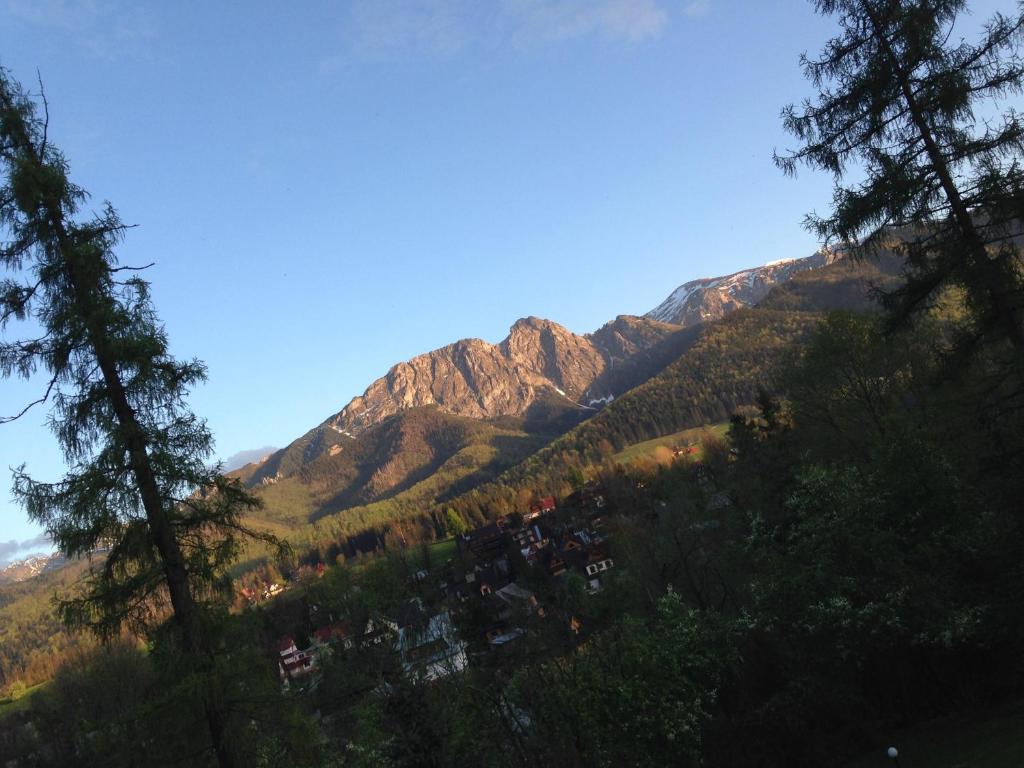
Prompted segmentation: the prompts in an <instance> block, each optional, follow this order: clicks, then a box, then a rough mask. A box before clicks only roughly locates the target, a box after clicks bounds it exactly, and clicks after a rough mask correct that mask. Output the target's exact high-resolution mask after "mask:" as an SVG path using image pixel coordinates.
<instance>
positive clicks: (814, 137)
mask: <svg viewBox="0 0 1024 768" xmlns="http://www.w3.org/2000/svg"><path fill="white" fill-rule="evenodd" d="M814 5H815V8H816V9H817V11H818V12H819V13H821V14H824V15H835V16H837V17H838V21H839V27H840V34H839V35H838V36H837V37H835V38H833V39H831V40H829V41H828V42H827V43H826V45H825V47H824V49H823V51H822V53H821V55H820V58H817V59H812V58H809V57H808V56H807V55H806V54H805V55H804V56H802V57H801V64H802V66H803V69H804V73H805V74H806V76H807V78H808V79H809V80H810V81H811V82H812V83H813V85H814V87H815V88H816V89H817V91H818V93H817V95H816V97H815V98H813V99H808V100H806V101H804V102H803V103H802V104H801V105H799V106H794V105H790V106H788V107H786V108H785V109H784V110H783V121H784V125H785V127H786V129H787V130H788V131H789V132H791V133H792V134H793V135H794V136H796V137H797V138H798V139H799V140H800V141H801V142H802V144H803V146H802V148H801V149H799V150H796V151H793V152H788V153H785V154H776V156H775V160H776V163H777V164H778V165H779V166H780V167H781V168H782V169H783V170H784V171H786V172H788V173H790V174H793V173H795V171H796V169H797V167H798V166H800V165H806V166H808V167H810V168H812V169H818V170H825V171H828V172H830V173H831V174H833V176H834V178H835V181H836V185H835V193H834V199H833V207H834V210H833V212H832V215H831V216H828V217H819V216H816V215H813V214H812V215H810V216H808V217H807V224H808V227H809V228H810V229H811V230H812V231H814V232H816V233H817V234H818V235H819V236H821V237H822V238H823V239H825V240H826V241H838V242H840V243H843V244H850V245H853V244H856V247H855V248H854V252H855V253H858V254H860V255H863V254H865V253H871V252H872V251H873V250H874V249H876V248H877V247H879V246H882V245H890V246H895V247H897V248H898V249H900V250H901V251H902V252H903V253H904V254H905V255H906V257H907V277H908V281H907V283H906V285H905V286H904V287H902V288H900V289H898V290H897V291H895V292H893V293H890V294H889V295H888V296H887V297H885V301H886V303H887V305H888V307H889V308H890V310H891V311H892V313H893V319H894V320H896V321H897V322H900V321H902V320H905V319H906V318H908V317H909V316H910V315H912V314H913V313H915V312H917V311H919V310H921V309H923V308H926V307H928V306H930V305H931V303H932V302H934V301H935V300H936V298H937V297H938V295H939V293H940V292H941V291H942V290H943V289H945V288H946V287H948V286H957V287H959V288H962V289H964V292H965V294H966V296H967V300H968V305H969V306H970V308H971V309H972V311H973V317H974V320H975V322H974V323H973V331H972V337H971V338H970V341H971V342H978V341H983V340H985V339H989V338H1007V339H1009V340H1010V341H1011V342H1012V344H1013V345H1014V347H1015V348H1016V349H1017V350H1018V351H1020V350H1024V288H1022V285H1024V274H1022V263H1021V253H1020V249H1019V246H1018V241H1019V239H1020V235H1021V222H1022V221H1024V169H1022V168H1021V160H1022V158H1024V124H1022V122H1021V119H1020V118H1019V116H1018V115H1017V113H1016V112H1014V111H1013V110H1012V109H1008V110H1005V111H1003V112H1001V113H1000V112H999V109H1000V108H1001V100H1002V99H1003V98H1005V97H1006V96H1008V95H1011V94H1018V93H1020V92H1021V90H1022V85H1024V60H1022V58H1021V42H1022V40H1024V13H1017V14H1014V15H1012V16H1004V15H1001V14H996V15H995V16H994V17H993V18H992V19H991V20H990V21H988V22H987V23H986V24H985V25H984V28H983V33H982V34H981V39H980V40H979V41H978V42H977V43H969V42H966V41H964V40H963V39H962V38H961V37H960V35H961V30H962V28H963V24H964V23H965V18H966V6H965V2H964V0H815V3H814ZM850 174H854V175H857V176H861V175H862V176H863V178H862V179H861V180H860V181H858V182H856V183H852V184H846V185H844V183H843V182H844V180H845V179H847V178H848V176H849V175H850Z"/></svg>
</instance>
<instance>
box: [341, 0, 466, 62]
mask: <svg viewBox="0 0 1024 768" xmlns="http://www.w3.org/2000/svg"><path fill="white" fill-rule="evenodd" d="M473 7H474V4H473V3H471V2H468V1H467V0H359V2H357V3H355V4H354V5H353V6H352V14H351V27H350V32H351V35H352V37H353V40H354V42H355V44H356V45H357V46H358V47H359V48H360V49H362V51H363V52H368V53H393V52H403V51H404V52H415V51H419V52H427V53H435V54H442V55H447V54H452V53H455V52H456V51H459V50H461V49H462V47H463V46H464V45H465V44H466V42H467V41H468V40H469V38H470V36H471V34H472V24H471V17H472V15H473Z"/></svg>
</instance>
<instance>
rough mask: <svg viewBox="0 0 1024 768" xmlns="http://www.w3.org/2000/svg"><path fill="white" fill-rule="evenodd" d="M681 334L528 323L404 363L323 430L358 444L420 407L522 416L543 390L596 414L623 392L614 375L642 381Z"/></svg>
mask: <svg viewBox="0 0 1024 768" xmlns="http://www.w3.org/2000/svg"><path fill="white" fill-rule="evenodd" d="M678 330H679V329H678V328H673V327H671V326H669V325H666V324H664V323H659V322H656V321H653V320H649V319H644V318H639V317H626V316H620V317H618V318H616V319H615V320H613V321H612V322H610V323H608V324H607V325H605V326H604V327H603V328H601V329H600V330H598V331H597V332H596V333H593V334H587V335H584V336H579V335H577V334H575V333H573V332H571V331H569V330H568V329H566V328H563V327H562V326H561V325H559V324H558V323H554V322H551V321H550V320H542V319H540V318H537V317H527V318H523V319H521V320H518V321H516V323H515V324H514V325H513V326H512V328H511V329H510V331H509V334H508V336H507V337H506V338H505V339H504V340H503V341H501V342H500V343H498V344H489V343H487V342H486V341H482V340H480V339H463V340H462V341H457V342H456V343H454V344H450V345H448V346H446V347H442V348H441V349H436V350H434V351H433V352H428V353H427V354H424V355H419V356H417V357H414V358H412V359H411V360H409V361H407V362H404V363H399V364H398V365H396V366H394V367H393V368H392V369H391V370H390V371H388V373H387V374H386V375H385V376H383V377H382V378H380V379H377V381H375V382H374V383H373V384H371V385H370V386H369V388H368V389H367V390H366V392H364V393H363V394H362V395H361V396H360V397H356V398H354V399H353V400H352V401H351V402H350V403H349V404H348V405H346V406H345V407H344V408H343V409H342V410H341V412H340V413H338V414H337V415H335V416H334V417H332V418H331V419H328V421H327V422H326V424H327V426H328V427H330V428H331V429H333V430H334V431H336V432H337V433H339V434H347V435H352V436H356V435H358V434H359V433H360V432H361V431H363V430H365V429H366V428H368V427H370V426H372V425H374V424H378V423H380V422H381V421H382V420H383V419H384V418H386V417H388V416H390V415H392V414H394V413H397V412H398V411H400V410H404V409H406V408H412V407H416V406H422V405H437V406H439V407H440V408H441V409H442V410H444V411H446V412H448V413H453V414H457V415H460V416H470V417H473V418H477V419H489V418H495V417H499V416H521V415H523V414H525V413H526V412H527V410H528V409H529V407H530V406H531V405H532V404H533V403H534V402H535V401H536V400H537V399H538V397H539V395H540V393H541V392H542V391H543V390H545V389H548V390H553V391H554V392H557V393H558V394H559V395H561V396H563V397H564V398H566V399H567V400H569V401H570V402H571V403H573V404H576V405H581V406H584V407H592V406H594V405H595V404H599V403H603V402H607V400H608V398H609V397H614V396H615V395H616V394H619V393H621V392H622V391H623V390H622V387H623V386H624V383H623V381H622V377H617V376H613V375H612V371H613V370H614V369H617V368H619V367H621V366H623V365H627V366H630V367H632V368H633V369H634V370H635V373H636V375H639V376H643V375H644V373H646V372H647V369H648V368H650V366H651V365H653V366H657V365H658V363H659V362H660V361H661V360H662V359H663V358H666V357H671V354H672V351H673V350H674V347H673V345H672V344H671V343H668V344H666V343H665V342H670V340H672V339H674V338H675V337H677V335H678ZM644 353H650V354H648V355H646V356H645V355H644ZM641 360H644V362H646V363H649V364H648V365H645V364H643V363H642V362H641ZM664 362H665V363H667V362H668V360H667V359H665V360H664ZM627 378H628V377H627ZM628 383H631V382H627V384H628Z"/></svg>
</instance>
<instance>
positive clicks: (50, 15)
mask: <svg viewBox="0 0 1024 768" xmlns="http://www.w3.org/2000/svg"><path fill="white" fill-rule="evenodd" d="M6 19H9V20H11V21H14V22H17V23H20V24H24V25H30V26H35V27H42V28H44V29H48V30H50V31H52V32H54V33H55V34H57V35H63V36H65V37H66V38H67V39H68V40H69V41H70V42H71V43H72V44H74V45H77V46H79V47H80V48H82V49H83V50H84V51H85V53H86V54H88V55H89V56H92V57H94V58H98V59H107V60H113V59H117V58H120V57H123V56H138V55H142V54H145V53H146V51H147V46H148V44H149V43H150V42H151V41H152V39H153V38H154V37H155V36H156V23H155V19H154V16H153V12H152V8H150V7H143V6H140V5H138V4H132V3H124V2H121V1H120V0H0V24H4V23H5V20H6ZM7 24H9V22H7ZM7 24H5V25H7Z"/></svg>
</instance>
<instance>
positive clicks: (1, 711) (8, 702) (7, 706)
mask: <svg viewBox="0 0 1024 768" xmlns="http://www.w3.org/2000/svg"><path fill="white" fill-rule="evenodd" d="M47 685H49V683H39V685H33V686H32V687H31V688H27V689H26V690H25V693H24V694H23V695H22V696H21V697H20V698H19V699H17V700H13V699H0V719H3V718H5V717H7V716H8V715H13V714H14V713H15V712H20V711H21V710H23V709H28V707H29V705H30V704H31V703H32V697H33V696H34V695H35V693H36V691H39V690H42V689H43V688H45V687H46V686H47Z"/></svg>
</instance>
